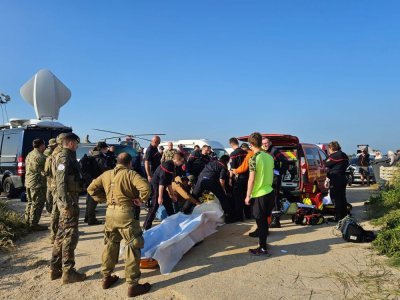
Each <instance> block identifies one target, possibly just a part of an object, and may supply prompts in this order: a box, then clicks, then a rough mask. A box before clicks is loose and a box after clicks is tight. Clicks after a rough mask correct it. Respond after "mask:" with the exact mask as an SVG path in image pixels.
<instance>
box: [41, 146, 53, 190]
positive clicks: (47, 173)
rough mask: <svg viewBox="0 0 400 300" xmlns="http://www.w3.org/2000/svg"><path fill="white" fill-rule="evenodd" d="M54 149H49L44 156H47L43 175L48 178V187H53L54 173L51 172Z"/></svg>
mask: <svg viewBox="0 0 400 300" xmlns="http://www.w3.org/2000/svg"><path fill="white" fill-rule="evenodd" d="M52 153H53V149H51V148H47V149H46V150H45V151H44V153H43V154H44V155H45V156H46V162H45V164H44V173H43V175H44V176H46V177H47V187H48V188H49V187H52V178H53V176H52V172H51V161H52V155H51V154H52Z"/></svg>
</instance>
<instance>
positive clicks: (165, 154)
mask: <svg viewBox="0 0 400 300" xmlns="http://www.w3.org/2000/svg"><path fill="white" fill-rule="evenodd" d="M177 152H178V151H176V150H175V149H174V144H172V142H169V143H168V149H167V150H165V151H164V152H163V155H162V157H161V162H165V161H167V160H172V159H173V158H174V155H175V153H177Z"/></svg>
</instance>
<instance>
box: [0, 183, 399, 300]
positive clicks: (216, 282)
mask: <svg viewBox="0 0 400 300" xmlns="http://www.w3.org/2000/svg"><path fill="white" fill-rule="evenodd" d="M369 194H370V190H368V189H366V188H360V187H351V188H349V189H348V192H347V195H348V200H349V202H351V203H352V204H353V206H354V210H353V213H354V215H355V216H356V217H357V218H359V219H361V218H362V217H363V214H364V210H365V206H364V205H363V204H364V201H366V200H367V199H368V197H369ZM10 202H12V204H13V206H14V207H16V208H17V209H20V210H23V207H24V203H21V202H19V201H18V200H11V201H10ZM81 204H82V206H81V219H80V238H79V244H78V247H77V249H76V252H75V253H76V267H77V269H78V270H79V271H81V272H86V274H87V275H88V278H87V280H86V281H84V282H82V283H75V284H71V285H66V286H62V285H61V282H60V280H56V281H50V278H49V267H48V265H49V258H50V254H51V248H52V247H51V245H50V244H49V240H48V232H40V233H34V234H30V235H28V236H26V237H25V238H23V239H22V240H20V241H19V242H18V243H17V249H16V250H15V251H13V252H12V253H10V254H0V299H39V298H40V299H125V298H126V292H127V286H126V284H125V282H124V280H123V279H122V280H120V281H119V283H118V284H117V285H116V286H115V287H114V288H111V289H109V290H106V291H104V290H102V289H101V275H100V263H101V260H100V257H101V253H102V249H103V235H102V230H103V226H102V225H98V226H87V225H86V224H84V223H83V213H84V199H81ZM97 210H98V216H99V219H104V213H105V207H104V206H99V207H98V209H97ZM41 222H42V223H45V224H46V223H47V224H48V223H49V215H48V214H47V213H44V214H43V217H42V221H41ZM282 224H283V226H282V228H280V229H272V230H271V233H270V236H269V237H268V243H269V251H270V253H271V255H270V256H269V257H254V256H250V255H249V254H248V253H247V250H248V249H249V248H250V247H254V246H256V244H257V239H253V238H250V237H249V236H248V233H249V232H250V231H252V230H254V228H255V222H242V223H236V224H230V225H224V226H222V227H220V228H219V230H218V232H217V233H215V234H214V235H212V236H210V237H208V238H207V239H206V240H205V241H204V242H203V243H201V244H200V245H198V246H196V247H194V248H193V249H191V250H190V251H189V252H188V253H186V255H185V256H184V257H183V259H182V260H181V261H180V262H179V263H178V265H177V266H176V267H175V269H174V270H173V272H172V273H171V274H169V275H161V274H160V273H159V271H158V270H144V271H143V274H142V281H143V282H144V281H148V282H150V283H151V284H152V285H153V288H152V290H151V292H150V293H149V294H147V295H144V296H143V297H140V299H400V292H399V291H400V272H399V270H397V269H393V268H390V267H388V266H386V265H385V258H383V257H379V256H377V255H376V254H374V252H373V251H372V250H371V249H370V245H369V244H353V243H346V242H345V241H344V240H343V239H342V238H341V237H338V236H336V235H335V232H334V230H333V225H332V224H324V225H319V226H299V225H294V224H293V223H292V222H291V220H289V218H288V217H286V218H284V220H283V222H282ZM363 224H364V225H365V226H366V227H367V228H368V227H369V228H370V226H369V225H368V224H367V223H365V222H364V223H363ZM116 273H117V274H118V275H119V276H120V277H121V278H124V277H125V275H124V266H123V260H120V263H119V265H118V266H117V268H116Z"/></svg>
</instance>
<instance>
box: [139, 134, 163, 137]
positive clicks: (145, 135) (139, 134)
mask: <svg viewBox="0 0 400 300" xmlns="http://www.w3.org/2000/svg"><path fill="white" fill-rule="evenodd" d="M146 135H165V133H141V134H134V135H133V137H136V136H146Z"/></svg>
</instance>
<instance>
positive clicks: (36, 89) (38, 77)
mask: <svg viewBox="0 0 400 300" xmlns="http://www.w3.org/2000/svg"><path fill="white" fill-rule="evenodd" d="M20 93H21V96H22V97H23V98H24V100H25V101H26V102H28V103H29V104H31V105H33V107H34V108H35V113H36V117H37V118H38V119H39V120H42V119H51V120H54V119H55V120H57V119H58V113H59V111H60V108H61V106H63V105H64V104H65V103H67V102H68V100H69V99H70V98H71V91H70V90H69V89H68V88H67V87H66V86H65V85H64V84H63V83H62V82H61V81H60V80H59V79H58V78H57V77H56V76H55V75H54V74H53V73H51V72H50V71H48V70H39V72H37V73H36V74H35V75H34V76H33V77H32V78H31V79H30V80H29V81H28V82H26V83H25V84H24V85H23V86H22V87H21V89H20Z"/></svg>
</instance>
